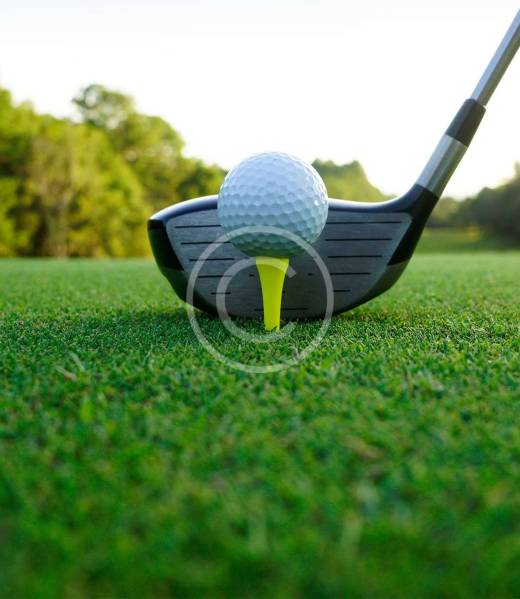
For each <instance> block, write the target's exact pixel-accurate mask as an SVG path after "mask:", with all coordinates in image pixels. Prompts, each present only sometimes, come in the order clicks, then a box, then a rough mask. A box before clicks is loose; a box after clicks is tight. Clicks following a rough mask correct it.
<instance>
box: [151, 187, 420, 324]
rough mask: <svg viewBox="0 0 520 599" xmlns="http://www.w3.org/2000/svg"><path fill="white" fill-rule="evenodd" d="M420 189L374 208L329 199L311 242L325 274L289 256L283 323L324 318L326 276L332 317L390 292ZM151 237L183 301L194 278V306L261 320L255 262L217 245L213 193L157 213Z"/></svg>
mask: <svg viewBox="0 0 520 599" xmlns="http://www.w3.org/2000/svg"><path fill="white" fill-rule="evenodd" d="M416 187H417V186H416ZM412 189H414V188H412ZM423 191H424V190H422V188H421V189H419V190H415V192H414V193H413V194H411V195H410V192H409V194H406V195H405V196H402V197H401V198H399V199H397V200H394V201H390V202H383V203H378V204H365V203H358V202H345V201H342V200H329V213H328V218H327V223H326V225H325V228H324V230H323V232H322V234H321V235H320V237H319V238H318V240H317V241H316V242H315V243H314V244H313V248H314V250H316V252H317V253H318V254H319V256H320V258H321V260H322V262H323V265H324V267H325V272H323V271H322V269H320V265H319V263H318V261H316V260H315V259H314V258H313V257H312V256H310V255H309V254H306V253H302V254H299V255H297V256H295V257H293V258H291V261H290V269H289V272H288V276H287V278H286V281H285V284H284V291H283V297H282V319H283V320H295V319H309V318H322V317H324V315H325V314H326V309H327V292H326V289H327V286H326V281H325V278H326V277H330V281H331V284H332V296H333V297H332V303H333V310H332V313H333V314H338V313H341V312H345V311H347V310H349V309H351V308H353V307H355V306H358V305H359V304H361V303H364V302H365V301H367V300H368V299H371V298H372V297H374V296H375V295H379V294H380V293H382V292H383V291H384V290H385V289H387V288H388V287H390V286H391V285H392V284H393V283H394V282H395V281H396V280H397V278H398V277H399V276H400V274H401V273H402V271H403V270H404V268H405V266H406V264H407V262H408V258H409V255H408V252H407V251H405V252H403V251H400V250H402V245H403V241H406V238H407V236H408V237H410V233H413V234H412V235H411V237H412V239H411V242H410V239H409V240H408V241H406V245H407V246H408V250H410V247H409V246H410V245H413V246H415V243H414V239H413V238H414V237H417V235H418V234H420V231H419V232H418V233H417V231H416V229H417V224H418V221H419V220H421V217H422V214H423V213H424V210H422V211H419V212H418V211H417V210H416V208H417V205H418V204H420V203H421V202H422V203H423V204H425V203H427V202H426V200H428V199H429V198H426V200H425V198H424V192H423ZM411 196H413V197H411ZM421 198H422V200H421ZM422 220H424V219H422ZM420 229H421V230H422V225H421V226H420ZM149 233H150V240H151V243H152V248H153V250H154V254H155V256H156V259H157V262H158V265H159V267H160V268H161V271H162V272H163V274H164V275H165V276H166V277H167V279H168V280H169V281H170V283H171V284H172V286H173V287H174V289H175V290H176V292H177V294H178V295H179V296H180V297H181V298H182V299H183V300H185V301H186V288H187V284H188V280H189V278H190V275H192V274H193V275H194V276H193V281H192V282H193V283H194V287H193V290H194V293H193V299H192V303H193V304H194V305H195V306H196V307H199V308H201V309H203V310H205V311H207V312H210V313H217V301H218V300H220V301H221V302H222V300H223V303H224V304H225V307H226V310H227V313H228V314H229V315H231V316H240V317H244V318H254V319H260V318H262V315H263V309H262V294H261V289H260V282H259V278H258V273H257V271H256V267H255V265H254V263H253V261H252V260H250V259H249V257H248V256H246V255H245V254H243V253H242V252H240V250H238V249H237V248H235V246H234V245H233V244H232V243H231V242H230V241H226V240H225V239H224V240H221V241H220V242H219V243H215V242H216V241H217V240H219V238H221V237H223V236H224V231H223V229H222V228H221V226H220V223H219V220H218V214H217V198H216V196H210V197H207V198H201V199H198V200H191V201H188V202H183V203H181V204H177V205H175V206H172V207H170V208H168V209H166V210H163V211H161V212H159V213H157V214H156V215H154V216H153V217H152V218H151V219H150V222H149ZM417 238H418V237H417ZM415 242H416V240H415ZM212 244H213V246H212ZM210 246H212V248H211V250H209V249H208V248H209V247H210ZM405 249H406V248H405ZM411 251H413V248H412V250H411ZM201 256H203V258H202V259H201ZM194 269H196V270H197V272H196V277H195V273H193V270H194ZM233 271H235V272H234V273H233V274H230V272H231V273H232V272H233Z"/></svg>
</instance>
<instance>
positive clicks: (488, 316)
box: [0, 252, 520, 598]
mask: <svg viewBox="0 0 520 599" xmlns="http://www.w3.org/2000/svg"><path fill="white" fill-rule="evenodd" d="M519 281H520V254H519V253H513V252H511V253H504V254H500V253H479V254H478V255H477V254H461V255H455V254H438V255H421V256H418V257H416V258H414V260H413V262H412V264H411V265H410V267H409V269H408V271H407V272H406V273H405V275H404V276H403V278H402V279H401V281H400V282H399V283H398V284H397V286H396V287H394V289H393V290H392V291H391V292H389V293H387V294H386V295H384V296H382V297H381V298H378V299H377V300H375V301H373V302H372V303H370V304H368V305H366V306H363V307H360V308H358V309H356V310H354V311H352V312H350V313H348V314H345V315H343V316H342V317H339V318H336V319H334V320H333V322H332V324H331V327H330V329H329V331H328V333H327V335H326V337H325V339H324V340H323V343H322V344H321V346H320V347H319V349H318V350H317V351H316V352H314V353H313V354H312V355H311V357H310V358H308V359H307V360H306V361H304V362H303V363H301V364H300V365H299V366H297V367H295V368H292V369H290V370H287V371H284V372H282V373H279V374H270V375H248V374H246V373H243V372H240V371H236V370H230V369H228V368H226V367H224V366H222V364H221V363H220V362H217V361H215V360H214V359H213V358H212V357H211V356H210V355H209V354H208V353H207V352H206V351H205V350H203V349H201V347H200V346H199V344H198V342H197V341H196V339H195V337H194V335H193V332H192V330H191V328H190V325H189V322H188V321H187V318H186V314H185V311H184V309H183V307H182V306H181V304H180V302H179V301H178V300H174V296H173V294H172V292H171V291H170V289H169V287H168V285H167V283H166V281H165V280H164V279H163V278H162V277H161V276H160V275H159V273H158V271H156V269H155V266H154V265H153V264H152V263H150V262H146V261H123V262H89V261H68V262H66V261H63V262H58V261H44V260H41V261H36V260H33V261H25V262H24V261H17V260H12V261H3V262H0V318H1V321H0V595H2V596H5V597H12V596H19V597H56V596H67V597H107V596H118V597H123V596H125V597H136V598H137V597H139V598H142V597H148V596H170V595H177V596H211V597H214V596H235V597H239V596H240V597H244V596H266V597H280V596H293V597H301V596H308V597H310V596H312V597H331V596H341V597H358V596H360V597H389V596H394V597H395V596H399V597H468V598H469V597H485V596H488V597H489V596H494V597H513V596H518V591H519V589H520V427H519V419H520V403H519V399H520V397H519V382H520V381H519V369H520V359H519V349H520V347H519V345H520V344H519V337H518V332H519V330H518V314H519V312H518V297H519V285H518V283H519ZM201 326H202V328H203V330H204V332H205V333H206V334H207V336H208V337H209V338H210V339H211V340H212V341H213V342H214V343H215V344H216V345H217V346H218V347H219V348H220V349H221V350H222V351H224V352H227V353H228V355H230V356H235V357H236V356H240V357H241V358H242V359H247V360H250V361H256V362H257V363H262V362H265V361H267V360H269V359H277V358H279V357H283V356H291V355H295V354H296V353H297V352H298V351H301V350H302V349H303V348H304V347H305V346H306V345H307V344H308V342H309V339H310V338H311V336H312V334H313V333H315V332H316V330H317V328H318V325H317V324H309V325H299V326H298V328H297V329H296V331H295V332H294V333H293V335H292V337H291V338H290V339H289V340H286V341H283V342H280V343H279V344H277V345H276V346H267V347H264V346H252V345H251V344H247V343H245V342H243V341H238V340H235V339H233V338H230V337H229V335H228V334H227V332H225V330H224V329H223V327H222V325H221V324H220V323H219V322H218V321H216V320H212V319H210V318H206V317H203V318H202V319H201ZM247 326H248V327H249V328H250V329H255V330H257V329H258V327H257V326H256V325H252V324H249V325H247Z"/></svg>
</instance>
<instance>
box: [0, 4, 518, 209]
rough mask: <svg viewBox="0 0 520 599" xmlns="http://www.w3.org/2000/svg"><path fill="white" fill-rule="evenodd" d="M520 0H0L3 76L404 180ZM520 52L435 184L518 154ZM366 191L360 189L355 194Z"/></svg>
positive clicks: (250, 147) (201, 132)
mask: <svg viewBox="0 0 520 599" xmlns="http://www.w3.org/2000/svg"><path fill="white" fill-rule="evenodd" d="M519 7H520V6H519V2H518V0H494V1H493V2H489V0H436V1H432V0H428V1H424V0H392V1H389V0H386V1H385V0H321V1H320V0H250V1H248V0H242V1H239V0H213V1H212V0H191V1H190V0H170V1H166V0H147V1H143V2H137V1H136V0H125V1H122V0H104V1H100V0H89V1H83V2H79V1H77V0H68V1H65V0H61V1H59V0H46V1H45V2H43V1H41V0H40V1H35V0H16V1H15V0H0V85H2V86H3V87H6V88H8V89H10V90H11V91H12V92H13V94H14V98H15V100H16V101H22V100H30V101H32V102H33V104H34V106H35V107H36V109H37V110H39V111H42V112H49V113H52V114H55V115H57V116H71V115H73V114H74V109H73V107H72V105H71V103H70V99H71V98H72V97H73V96H74V95H75V94H76V93H77V92H78V90H79V89H80V88H82V87H85V86H86V85H88V84H90V83H101V84H103V85H106V86H107V87H110V88H112V89H117V90H120V91H123V92H125V93H128V94H131V95H133V96H134V97H135V98H136V102H137V106H138V109H139V110H140V111H141V112H145V113H147V114H157V115H160V116H162V117H163V118H165V119H166V120H168V121H169V122H170V123H171V124H172V125H173V126H174V127H175V129H177V130H178V131H179V132H180V133H181V135H182V136H183V138H184V139H185V141H186V152H187V154H189V155H192V156H198V157H200V158H202V159H204V160H205V161H208V162H215V163H218V164H220V165H222V166H224V167H225V168H230V167H232V166H233V165H234V164H236V163H238V162H240V161H241V160H242V159H244V158H246V157H247V156H249V155H250V154H253V153H255V152H260V151H266V150H276V151H284V152H290V153H292V154H295V155H297V156H299V157H300V158H302V159H304V160H308V161H312V160H313V159H314V158H322V159H332V160H334V161H336V162H339V163H345V162H351V161H352V160H359V161H360V162H361V164H362V165H363V167H364V168H365V171H366V172H367V175H368V177H369V179H370V181H371V182H372V183H373V184H374V185H376V186H377V187H379V188H380V189H382V190H383V191H384V192H385V193H400V192H403V191H405V190H406V189H407V188H408V187H409V186H410V185H411V184H412V183H413V182H414V181H415V179H416V178H417V177H418V175H419V173H420V171H421V169H422V167H423V165H424V164H425V163H426V161H427V159H428V157H429V155H430V153H431V151H432V150H433V148H434V146H435V145H436V143H437V141H438V139H439V138H440V136H441V134H442V133H443V131H444V130H445V129H446V127H447V126H448V124H449V122H450V120H451V118H452V116H453V115H454V113H455V112H456V110H457V109H458V107H459V105H460V104H461V103H462V101H463V100H464V99H465V98H466V97H468V96H469V95H470V94H471V92H472V91H473V88H474V87H475V85H476V83H477V81H478V79H479V78H480V75H481V73H482V71H483V70H484V68H485V66H486V65H487V63H488V61H489V59H490V58H491V55H492V54H493V52H494V51H495V49H496V47H497V45H498V43H499V42H500V39H501V37H502V35H503V34H504V33H505V31H506V29H507V27H508V26H509V23H510V22H511V20H512V19H513V17H514V14H515V12H516V11H517V10H518V8H519ZM519 106H520V57H517V59H516V62H513V64H512V65H511V67H510V69H509V71H508V73H506V75H505V77H504V79H503V81H502V83H501V85H500V86H499V88H498V89H497V91H496V93H495V95H494V97H493V98H492V100H491V102H490V103H489V106H488V113H487V115H486V117H485V118H484V121H483V123H482V125H481V128H480V130H479V132H478V133H477V135H476V136H475V139H474V141H473V145H472V147H471V148H470V149H469V150H468V152H467V154H466V157H465V158H464V160H463V162H462V164H461V166H460V167H459V170H458V171H457V172H456V173H455V175H454V177H453V179H452V181H451V182H450V183H449V185H448V187H447V189H446V191H445V195H452V196H455V197H465V196H468V195H471V194H474V193H476V192H478V190H479V189H481V188H482V187H483V186H486V185H487V186H494V185H496V184H499V183H500V182H502V181H504V180H505V179H507V178H508V177H510V176H511V175H512V173H513V165H514V163H515V161H520V111H519V110H518V108H519ZM360 199H361V198H360Z"/></svg>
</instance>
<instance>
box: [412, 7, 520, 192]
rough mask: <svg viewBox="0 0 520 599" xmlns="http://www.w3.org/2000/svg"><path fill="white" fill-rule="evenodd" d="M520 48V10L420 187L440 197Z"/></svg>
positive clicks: (439, 145) (426, 170) (435, 156)
mask: <svg viewBox="0 0 520 599" xmlns="http://www.w3.org/2000/svg"><path fill="white" fill-rule="evenodd" d="M519 46H520V10H519V11H518V12H517V14H516V16H515V18H514V19H513V22H512V23H511V26H510V27H509V29H508V30H507V32H506V34H505V36H504V39H503V40H502V42H501V43H500V45H499V46H498V48H497V50H496V52H495V54H494V55H493V58H492V59H491V61H490V63H489V65H488V66H487V68H486V70H485V71H484V74H483V75H482V77H481V78H480V81H479V82H478V84H477V86H476V87H475V90H474V91H473V93H472V94H471V96H470V98H469V99H468V100H466V101H465V102H464V103H463V104H462V106H461V108H460V110H459V111H458V112H457V114H456V115H455V118H454V119H453V121H452V122H451V124H450V126H449V127H448V129H447V130H446V133H445V134H444V135H443V136H442V137H441V140H440V141H439V143H438V145H437V147H436V148H435V150H434V152H433V154H432V156H431V158H430V159H429V160H428V162H427V164H426V166H425V167H424V169H423V171H422V173H421V175H420V176H419V178H418V179H417V183H418V184H419V185H421V186H422V187H425V188H426V189H428V190H429V191H431V192H432V193H433V194H435V195H436V196H437V197H440V196H441V194H442V192H443V190H444V188H445V187H446V185H447V183H448V181H449V180H450V178H451V176H452V175H453V173H454V172H455V169H456V168H457V166H458V164H459V162H460V161H461V159H462V157H463V156H464V153H465V152H466V150H467V149H468V146H469V144H470V143H471V140H472V139H473V136H474V135H475V132H476V131H477V129H478V126H479V125H480V121H481V120H482V117H483V116H484V113H485V111H486V108H485V106H486V104H487V103H488V102H489V99H490V98H491V96H492V94H493V92H494V91H495V89H496V87H497V85H498V84H499V82H500V79H501V78H502V76H503V74H504V73H505V72H506V70H507V67H508V66H509V64H510V63H511V61H512V60H513V57H514V55H515V53H516V51H517V50H518V47H519Z"/></svg>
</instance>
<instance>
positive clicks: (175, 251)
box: [148, 11, 520, 320]
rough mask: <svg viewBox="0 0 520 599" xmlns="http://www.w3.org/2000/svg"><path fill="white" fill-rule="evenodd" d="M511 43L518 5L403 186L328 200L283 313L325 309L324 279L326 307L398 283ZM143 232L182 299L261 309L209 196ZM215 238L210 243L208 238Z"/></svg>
mask: <svg viewBox="0 0 520 599" xmlns="http://www.w3.org/2000/svg"><path fill="white" fill-rule="evenodd" d="M519 46H520V11H518V12H517V14H516V15H515V17H514V19H513V21H512V23H511V25H510V27H509V29H508V30H507V31H506V34H505V36H504V38H503V40H502V41H501V43H500V45H499V46H498V48H497V50H496V52H495V53H494V55H493V57H492V58H491V61H490V63H489V65H488V66H487V68H486V69H485V71H484V73H483V75H482V77H481V78H480V80H479V82H478V84H477V86H476V87H475V89H474V91H473V93H472V95H471V96H470V98H468V99H467V100H466V101H465V102H464V103H463V104H462V106H461V107H460V109H459V110H458V112H457V113H456V114H455V117H454V118H453V120H452V121H451V123H450V125H449V127H448V129H447V130H446V132H445V133H444V135H443V136H442V137H441V139H440V141H439V143H438V144H437V146H436V147H435V149H434V151H433V153H432V155H431V156H430V158H429V160H428V162H427V163H426V165H425V167H424V169H423V171H422V172H421V174H420V176H419V178H418V179H417V182H416V184H415V185H414V186H413V187H412V188H411V189H410V190H409V191H408V192H407V193H405V194H404V195H402V196H400V197H399V198H396V199H394V200H390V201H388V202H379V203H371V204H369V203H363V202H350V201H344V200H332V199H329V210H328V218H327V222H326V224H325V228H324V229H323V231H322V233H321V235H320V237H319V238H318V239H317V240H316V242H315V243H314V244H313V248H314V250H315V251H316V252H317V254H318V255H319V258H321V260H316V259H315V257H314V258H313V257H312V256H311V254H310V253H302V254H300V255H298V256H295V257H294V258H292V259H291V261H290V269H289V270H288V276H287V278H286V281H285V284H284V291H283V296H282V310H281V313H282V318H283V319H284V320H294V319H307V318H322V317H324V316H325V315H326V314H327V313H328V309H327V307H328V306H327V305H328V300H329V299H330V298H329V297H328V296H329V293H327V292H326V290H327V285H326V280H327V279H328V277H330V282H331V283H332V291H331V294H332V295H333V298H332V302H331V303H332V314H339V313H341V312H345V311H346V310H350V309H352V308H355V307H356V306H359V305H360V304H363V303H364V302H366V301H368V300H370V299H372V298H374V297H376V296H378V295H380V294H381V293H383V292H384V291H386V290H387V289H388V288H390V287H391V286H392V285H393V284H394V283H395V282H396V281H397V279H398V278H399V277H400V275H401V274H402V272H403V271H404V269H405V267H406V265H407V264H408V261H409V259H410V257H411V255H412V253H413V251H414V249H415V246H416V245H417V242H418V241H419V237H420V236H421V233H422V231H423V228H424V225H425V223H426V221H427V219H428V217H429V215H430V213H431V211H432V210H433V208H434V206H435V204H436V203H437V201H438V199H439V198H440V196H441V194H442V192H443V190H444V188H445V187H446V184H447V183H448V181H449V180H450V177H451V176H452V175H453V173H454V172H455V169H456V168H457V166H458V164H459V162H460V160H461V159H462V157H463V155H464V153H465V152H466V150H467V148H468V146H469V145H470V143H471V140H472V138H473V136H474V134H475V132H476V131H477V128H478V127H479V124H480V122H481V120H482V117H483V116H484V113H485V110H486V109H485V107H486V104H487V103H488V101H489V99H490V98H491V96H492V94H493V92H494V90H495V89H496V87H497V85H498V83H499V82H500V79H501V78H502V76H503V75H504V73H505V71H506V70H507V68H508V66H509V64H510V63H511V61H512V60H513V57H514V55H515V53H516V51H517V50H518V48H519ZM148 233H149V237H150V243H151V246H152V250H153V253H154V256H155V259H156V261H157V264H158V266H159V268H160V270H161V272H162V273H163V274H164V276H165V277H166V278H167V279H168V281H169V282H170V283H171V285H172V287H173V288H174V290H175V291H176V292H177V294H178V295H179V297H180V298H181V299H183V300H184V301H186V300H187V299H188V300H189V301H190V302H191V303H193V305H194V306H195V307H197V308H200V309H202V310H205V311H206V312H209V313H213V314H217V313H218V309H217V306H220V305H222V304H223V305H225V308H226V310H227V313H228V314H229V315H231V316H241V317H245V318H261V317H262V315H263V308H262V293H261V289H260V282H259V279H258V275H257V271H256V268H255V266H254V263H253V262H252V261H251V260H249V262H242V261H247V260H248V257H247V256H245V254H243V253H242V252H240V251H239V250H238V249H237V248H235V246H234V245H233V244H232V243H231V242H230V241H229V240H226V239H225V236H224V231H223V229H222V228H221V226H220V223H219V219H218V213H217V196H208V197H205V198H200V199H196V200H189V201H186V202H181V203H180V204H176V205H174V206H171V207H169V208H166V209H165V210H162V211H160V212H157V214H154V215H153V216H152V217H151V218H150V220H149V221H148ZM216 240H219V242H218V244H215V245H214V246H213V244H214V243H215V242H216ZM210 246H212V247H211V253H210V249H209V247H210ZM320 261H321V262H322V266H324V268H323V270H324V271H325V273H323V271H322V269H321V268H320V264H319V262H320ZM244 265H245V267H244V268H241V266H244ZM235 266H236V267H238V268H235ZM194 270H195V272H193V271H194ZM192 273H193V277H192V278H191V279H190V276H191V275H192ZM324 274H325V276H324ZM188 282H190V288H188ZM327 282H329V281H327ZM191 284H193V285H192V286H191ZM329 289H330V287H329ZM191 291H192V292H191ZM187 292H188V293H187ZM222 296H223V297H222Z"/></svg>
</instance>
